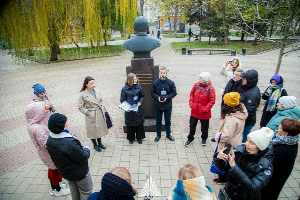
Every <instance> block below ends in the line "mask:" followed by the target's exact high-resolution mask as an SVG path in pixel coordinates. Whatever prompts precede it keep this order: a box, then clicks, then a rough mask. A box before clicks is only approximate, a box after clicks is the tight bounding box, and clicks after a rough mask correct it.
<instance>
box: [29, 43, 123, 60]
mask: <svg viewBox="0 0 300 200" xmlns="http://www.w3.org/2000/svg"><path fill="white" fill-rule="evenodd" d="M123 51H124V49H123V47H122V45H109V46H100V47H99V49H97V47H94V48H91V47H79V48H77V47H74V48H64V49H61V54H58V61H64V60H76V59H85V58H94V57H104V56H114V55H120V54H121V53H122V52H123ZM33 54H34V55H33V56H31V57H30V59H31V60H35V61H38V62H43V63H46V62H49V61H50V55H51V51H50V49H46V50H44V51H42V50H34V51H33Z"/></svg>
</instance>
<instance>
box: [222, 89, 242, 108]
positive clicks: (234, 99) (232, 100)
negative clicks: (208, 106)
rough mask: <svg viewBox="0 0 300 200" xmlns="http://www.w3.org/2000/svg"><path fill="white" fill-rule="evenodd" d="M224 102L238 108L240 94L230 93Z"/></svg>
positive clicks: (224, 98) (226, 95)
mask: <svg viewBox="0 0 300 200" xmlns="http://www.w3.org/2000/svg"><path fill="white" fill-rule="evenodd" d="M223 100H224V103H226V105H227V106H231V107H235V106H238V105H239V103H240V94H239V93H237V92H229V93H227V94H225V95H224V97H223Z"/></svg>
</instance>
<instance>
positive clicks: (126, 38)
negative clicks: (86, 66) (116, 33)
mask: <svg viewBox="0 0 300 200" xmlns="http://www.w3.org/2000/svg"><path fill="white" fill-rule="evenodd" d="M113 40H128V37H114V38H112V39H111V41H113Z"/></svg>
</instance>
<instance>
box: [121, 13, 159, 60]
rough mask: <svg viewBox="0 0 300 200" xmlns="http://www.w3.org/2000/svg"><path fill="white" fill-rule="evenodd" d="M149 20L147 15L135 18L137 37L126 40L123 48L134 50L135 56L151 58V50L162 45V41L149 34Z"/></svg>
mask: <svg viewBox="0 0 300 200" xmlns="http://www.w3.org/2000/svg"><path fill="white" fill-rule="evenodd" d="M148 30H149V25H148V21H147V19H146V18H145V17H142V16H140V17H137V18H136V19H135V20H134V32H135V37H133V38H131V39H129V40H126V41H125V42H124V43H123V48H125V49H128V50H129V51H132V52H133V55H134V58H151V56H150V52H151V51H152V50H153V49H156V48H157V47H160V41H158V40H157V39H154V38H151V37H149V36H148V35H147V32H148Z"/></svg>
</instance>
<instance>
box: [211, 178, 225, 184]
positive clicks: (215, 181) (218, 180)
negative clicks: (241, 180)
mask: <svg viewBox="0 0 300 200" xmlns="http://www.w3.org/2000/svg"><path fill="white" fill-rule="evenodd" d="M213 182H214V183H215V184H218V185H222V184H225V183H226V182H225V181H220V179H219V178H215V179H213Z"/></svg>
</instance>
